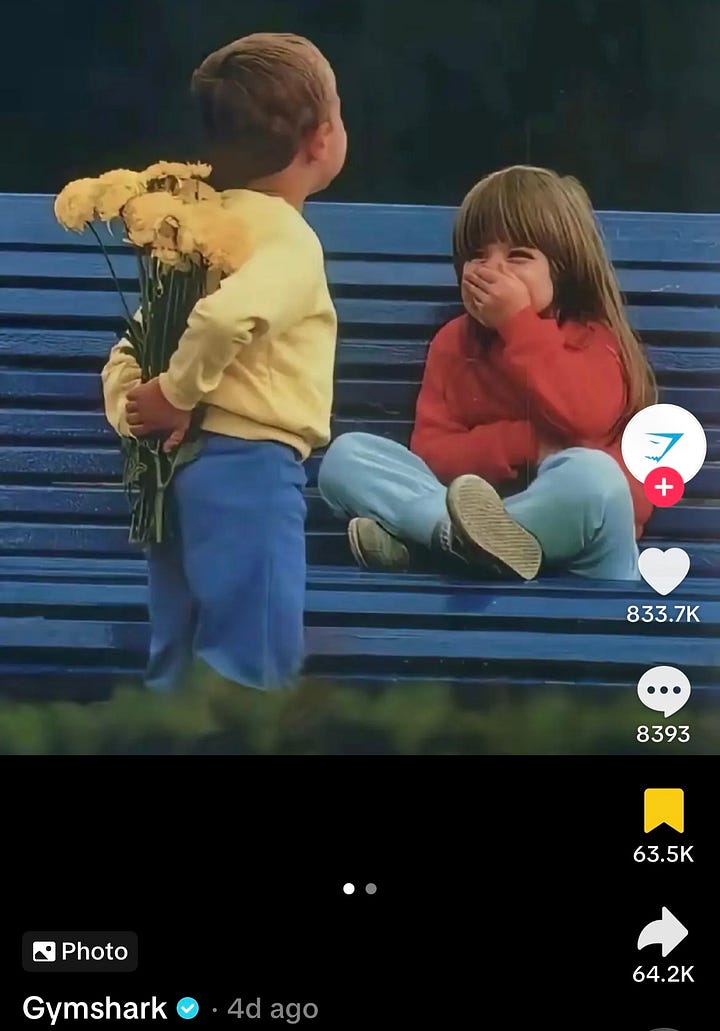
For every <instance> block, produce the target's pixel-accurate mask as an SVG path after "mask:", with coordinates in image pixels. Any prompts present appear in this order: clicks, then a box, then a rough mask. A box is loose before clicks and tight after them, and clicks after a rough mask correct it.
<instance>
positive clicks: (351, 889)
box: [343, 881, 355, 895]
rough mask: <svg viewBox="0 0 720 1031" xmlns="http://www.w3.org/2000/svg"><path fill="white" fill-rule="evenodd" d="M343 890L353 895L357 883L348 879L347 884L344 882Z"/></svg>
mask: <svg viewBox="0 0 720 1031" xmlns="http://www.w3.org/2000/svg"><path fill="white" fill-rule="evenodd" d="M343 891H344V892H345V894H346V895H352V894H353V892H354V891H355V885H354V884H351V883H350V882H349V881H348V882H347V883H346V884H343Z"/></svg>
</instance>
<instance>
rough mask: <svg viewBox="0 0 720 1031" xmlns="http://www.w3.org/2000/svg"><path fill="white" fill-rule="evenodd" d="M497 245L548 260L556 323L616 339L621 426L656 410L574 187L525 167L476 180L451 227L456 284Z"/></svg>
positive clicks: (649, 377)
mask: <svg viewBox="0 0 720 1031" xmlns="http://www.w3.org/2000/svg"><path fill="white" fill-rule="evenodd" d="M499 242H502V243H508V244H514V245H515V246H526V247H534V248H536V249H537V250H539V251H542V253H543V254H544V255H545V257H546V258H547V259H548V261H549V263H550V268H551V272H552V277H553V283H554V288H555V299H554V302H553V306H554V310H555V315H556V318H557V320H558V322H559V323H563V322H565V321H567V320H572V321H574V322H591V321H592V322H602V323H604V324H605V325H606V326H608V327H609V329H610V330H611V331H612V332H613V333H614V334H615V336H616V338H617V340H618V343H619V346H620V357H621V359H622V363H623V366H624V369H625V374H626V377H627V389H628V406H627V411H626V413H625V415H624V417H623V422H625V421H626V420H627V419H628V418H629V417H630V416H632V415H634V414H635V412H638V411H640V409H641V408H645V407H646V406H647V405H651V404H655V402H656V400H657V386H656V383H655V377H654V375H653V371H652V369H651V368H650V365H649V363H648V360H647V358H646V357H645V352H644V350H643V347H642V344H641V343H640V341H639V340H638V338H637V337H636V336H635V334H634V333H633V331H632V329H631V328H630V324H629V322H628V320H627V316H626V314H625V307H624V304H623V299H622V295H621V293H620V287H619V285H618V281H617V278H616V276H615V272H614V271H613V268H612V265H611V264H610V260H609V258H608V256H607V253H606V251H605V247H604V245H603V240H602V236H601V233H600V228H599V226H598V223H597V221H596V219H595V215H594V212H593V208H592V204H591V203H590V198H589V197H588V195H587V193H586V192H585V190H584V189H583V187H582V186H581V185H580V183H579V182H578V181H577V179H574V178H573V177H572V176H560V175H558V174H557V173H556V172H551V171H549V170H548V169H546V168H532V167H530V166H527V165H514V166H512V167H511V168H504V169H502V170H501V171H499V172H493V173H492V174H491V175H488V176H485V178H484V179H481V180H480V182H479V183H477V184H476V185H475V186H473V188H472V189H471V190H470V192H469V193H468V195H467V196H466V198H465V200H464V201H463V203H462V207H461V208H460V211H459V212H458V215H457V218H456V220H455V228H454V231H453V259H454V262H455V269H456V271H457V274H458V278H460V276H461V275H462V268H463V265H464V264H465V262H466V261H471V260H472V259H473V258H476V257H477V255H478V253H479V251H480V250H481V249H482V248H484V247H487V246H488V245H489V244H491V243H499Z"/></svg>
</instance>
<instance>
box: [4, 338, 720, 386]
mask: <svg viewBox="0 0 720 1031" xmlns="http://www.w3.org/2000/svg"><path fill="white" fill-rule="evenodd" d="M116 341H117V335H116V334H115V333H112V332H108V331H103V330H58V329H28V328H25V327H21V328H19V327H12V328H11V327H0V361H2V359H3V358H4V359H11V360H12V361H13V362H14V363H16V364H19V362H20V361H21V360H23V359H26V361H23V365H28V366H30V365H34V364H38V365H39V366H40V370H39V371H42V366H43V363H44V362H46V360H47V359H48V358H51V359H57V360H62V361H71V360H72V359H82V360H83V361H85V360H92V359H94V360H95V361H96V362H97V369H98V372H99V370H100V368H101V366H102V363H103V362H104V361H105V359H106V358H107V355H108V353H109V351H110V348H111V347H112V346H113V344H114V343H115V342H116ZM427 347H428V339H426V338H425V337H420V338H418V339H415V340H394V339H392V338H390V339H382V338H381V339H372V338H370V339H367V338H366V339H357V338H353V337H352V336H348V335H346V334H343V333H342V327H341V334H340V339H339V342H338V349H337V368H338V370H339V371H341V372H342V371H343V370H344V369H345V370H349V369H367V370H374V371H375V373H376V374H377V375H378V377H383V376H384V377H386V376H387V375H388V374H392V373H393V372H394V371H396V370H397V369H398V368H401V369H402V370H403V372H404V373H405V375H408V374H412V375H413V378H417V379H418V380H419V379H420V378H421V376H422V370H423V367H424V364H425V358H426V355H427ZM646 350H647V354H648V358H649V360H650V362H651V364H652V366H653V368H654V369H655V371H656V373H658V375H660V377H661V378H663V377H667V378H669V379H672V375H673V374H674V373H679V374H682V375H683V376H684V377H688V378H690V377H695V376H696V377H698V378H704V377H707V376H717V374H718V373H720V341H719V342H718V346H716V347H687V346H685V347H683V346H672V345H667V346H662V347H656V346H655V347H654V346H650V347H648V348H647V349H646Z"/></svg>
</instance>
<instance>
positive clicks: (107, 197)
mask: <svg viewBox="0 0 720 1031" xmlns="http://www.w3.org/2000/svg"><path fill="white" fill-rule="evenodd" d="M98 182H99V184H100V196H99V198H98V199H97V201H96V205H95V207H96V210H97V214H98V218H101V219H102V220H103V221H104V222H109V221H110V220H111V219H113V218H117V217H118V216H119V214H120V212H121V211H122V209H123V208H124V207H125V205H126V204H127V202H128V201H129V200H131V199H132V198H133V197H139V196H140V194H141V193H144V192H145V180H144V179H143V178H142V176H141V175H140V173H139V172H133V171H131V169H129V168H116V169H114V170H113V171H112V172H103V174H102V175H101V176H100V177H99V179H98Z"/></svg>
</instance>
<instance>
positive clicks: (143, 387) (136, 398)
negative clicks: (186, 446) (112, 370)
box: [125, 378, 192, 451]
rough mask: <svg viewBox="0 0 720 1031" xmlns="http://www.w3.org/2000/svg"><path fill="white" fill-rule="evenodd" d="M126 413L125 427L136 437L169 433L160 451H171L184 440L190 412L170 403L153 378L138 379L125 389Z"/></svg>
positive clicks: (190, 416)
mask: <svg viewBox="0 0 720 1031" xmlns="http://www.w3.org/2000/svg"><path fill="white" fill-rule="evenodd" d="M125 416H126V418H127V424H128V428H129V429H130V432H131V433H132V434H133V436H135V437H148V436H150V435H153V434H155V435H157V436H164V435H165V434H166V433H167V434H169V436H168V437H167V438H166V440H165V443H164V444H163V451H172V449H173V448H174V447H178V445H179V444H181V443H182V441H183V440H184V438H185V434H186V433H187V431H188V429H189V427H190V419H191V418H192V412H184V411H182V409H180V408H175V406H174V405H171V404H170V402H169V401H168V400H167V398H166V397H165V395H164V394H163V392H162V391H161V389H160V384H159V383H158V380H157V378H155V379H151V380H148V382H147V383H141V384H140V386H138V387H134V388H133V389H132V390H131V391H130V392H129V393H128V396H127V404H126V405H125Z"/></svg>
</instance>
